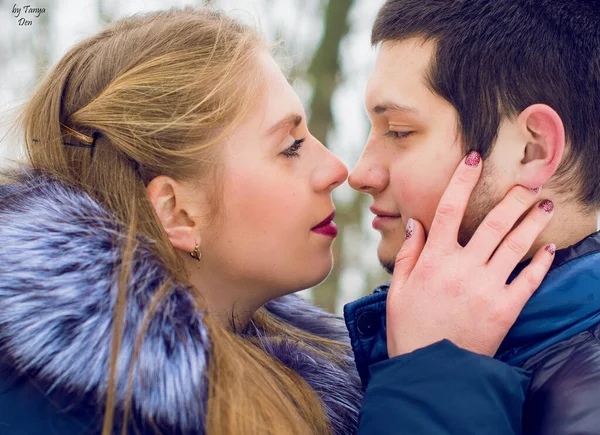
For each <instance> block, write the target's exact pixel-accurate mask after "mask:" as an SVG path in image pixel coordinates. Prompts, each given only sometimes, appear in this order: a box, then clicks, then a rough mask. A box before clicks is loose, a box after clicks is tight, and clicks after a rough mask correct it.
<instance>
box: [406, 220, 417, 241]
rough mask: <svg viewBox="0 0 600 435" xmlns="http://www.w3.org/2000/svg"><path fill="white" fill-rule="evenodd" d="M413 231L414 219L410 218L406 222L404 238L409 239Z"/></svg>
mask: <svg viewBox="0 0 600 435" xmlns="http://www.w3.org/2000/svg"><path fill="white" fill-rule="evenodd" d="M414 232H415V221H414V220H413V219H412V218H410V219H409V220H408V222H407V224H406V233H404V239H405V240H408V239H410V238H411V237H412V236H413V234H414Z"/></svg>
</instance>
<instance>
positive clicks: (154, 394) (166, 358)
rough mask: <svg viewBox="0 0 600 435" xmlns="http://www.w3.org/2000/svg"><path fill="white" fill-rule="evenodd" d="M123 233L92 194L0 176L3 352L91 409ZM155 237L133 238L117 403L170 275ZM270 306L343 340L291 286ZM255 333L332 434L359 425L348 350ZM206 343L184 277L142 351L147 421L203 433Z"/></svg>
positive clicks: (100, 398)
mask: <svg viewBox="0 0 600 435" xmlns="http://www.w3.org/2000/svg"><path fill="white" fill-rule="evenodd" d="M124 234H125V228H124V227H123V226H122V225H120V224H119V223H118V222H116V220H115V219H114V217H113V216H112V215H111V214H110V213H108V212H107V211H106V210H105V209H103V208H102V207H101V206H100V205H99V204H97V203H96V202H95V201H94V200H92V199H91V198H90V197H89V196H88V195H86V194H85V193H83V192H82V191H80V190H78V189H74V188H71V187H68V186H65V185H63V184H61V183H59V182H58V181H56V180H55V179H52V178H50V177H48V176H44V175H42V174H40V173H35V172H33V171H30V172H23V174H22V175H20V179H19V183H17V184H6V185H2V186H0V246H1V249H0V307H1V310H0V355H1V357H0V360H1V362H2V364H3V365H4V366H5V367H6V366H8V367H9V368H10V369H11V370H13V371H14V372H18V373H21V374H24V375H26V376H27V378H29V379H31V380H33V381H35V383H36V384H37V385H39V386H41V388H42V389H43V390H45V391H46V392H47V393H49V394H56V395H59V396H60V397H61V398H62V399H64V400H65V403H69V401H77V402H81V403H88V404H92V405H90V409H93V408H94V406H93V404H94V403H96V404H101V403H103V402H104V400H105V398H106V384H107V378H108V362H109V355H110V343H111V321H112V319H111V317H112V316H111V313H112V310H113V306H114V303H115V295H116V289H117V287H118V271H119V269H120V263H121V258H119V246H120V245H121V244H123V243H124ZM150 243H152V242H151V241H149V240H146V239H144V240H142V239H140V240H139V241H138V244H137V246H136V250H135V255H134V259H133V268H132V273H131V279H130V289H131V295H130V298H129V304H128V309H127V314H126V320H125V333H124V337H123V347H122V352H121V360H120V364H119V370H118V379H119V383H118V385H119V388H118V392H117V398H116V400H117V403H118V405H119V406H118V408H117V409H119V408H121V406H122V405H123V403H124V397H125V386H126V376H127V372H128V367H129V361H130V360H131V356H132V353H133V347H134V342H135V338H136V333H137V331H138V330H139V328H140V325H141V322H142V319H143V314H144V312H145V308H146V307H147V304H148V302H149V300H150V299H151V298H152V295H153V294H154V292H155V291H156V290H157V289H158V288H159V287H160V285H161V283H163V282H164V281H165V279H167V277H168V272H167V271H166V270H165V269H164V267H163V266H162V265H161V262H160V261H159V260H158V259H157V258H156V257H155V256H153V255H152V254H151V253H150V251H149V250H148V246H149V244H150ZM267 309H268V310H270V311H271V312H272V313H274V314H275V315H277V316H279V317H281V318H282V319H284V320H286V321H288V322H290V323H291V324H293V325H295V326H297V327H299V328H302V329H304V330H306V331H309V332H312V333H315V334H318V335H320V336H323V337H328V338H332V339H336V340H341V341H344V342H348V335H347V332H346V330H345V327H344V325H343V322H342V321H340V320H339V319H335V318H334V317H333V316H332V315H330V314H327V313H325V312H324V311H322V310H320V309H318V308H316V307H314V306H312V305H310V304H308V303H307V302H304V301H303V300H302V299H300V298H299V297H297V296H295V295H290V296H285V297H282V298H279V299H277V300H275V301H272V302H270V303H269V304H267ZM262 343H263V347H264V348H265V350H266V351H267V352H269V353H270V354H271V355H272V356H274V357H275V358H278V359H279V360H281V361H282V362H283V363H284V364H285V365H287V366H288V367H290V368H291V369H293V370H295V371H296V372H298V373H299V374H300V375H301V376H302V377H303V378H304V379H306V381H307V382H308V383H309V384H310V385H311V386H312V387H313V388H314V389H315V390H316V391H317V392H318V393H319V394H320V395H321V397H322V398H323V401H324V403H325V406H326V409H327V413H328V415H329V417H330V419H331V421H332V423H333V426H334V433H335V434H336V435H337V434H339V435H342V434H343V435H347V434H352V433H355V432H356V427H357V421H358V409H359V407H360V403H361V401H362V393H361V390H360V381H359V380H358V377H357V375H356V373H355V371H354V366H353V363H352V359H351V357H350V356H349V355H344V358H345V361H346V362H347V366H346V367H338V366H334V365H332V364H331V363H328V362H326V361H323V360H322V359H320V358H319V357H318V356H316V355H311V354H310V353H308V351H307V350H305V349H304V348H303V347H301V346H299V345H298V344H296V343H293V342H282V341H281V340H277V339H275V338H274V337H262ZM209 346H210V341H209V337H208V334H207V331H206V329H205V327H204V325H203V322H202V314H201V313H197V312H196V311H195V310H194V307H193V304H192V301H191V298H190V297H189V296H188V294H187V292H186V288H185V287H184V286H183V285H181V284H180V285H178V286H177V288H176V291H175V292H174V293H173V294H172V295H171V297H170V298H169V299H168V300H167V301H166V303H164V304H163V305H162V307H161V308H160V309H159V311H158V312H157V314H156V317H155V318H154V320H153V321H152V322H151V325H150V328H149V330H148V333H147V335H146V339H145V340H144V343H143V346H142V347H141V350H140V355H139V358H138V361H139V363H138V365H137V368H136V376H135V377H134V382H133V389H132V391H133V395H132V399H133V401H132V409H133V410H134V414H135V416H136V421H137V422H138V424H140V425H141V427H142V428H143V427H146V426H147V425H148V424H150V422H152V421H154V422H157V423H159V425H160V427H163V428H166V429H167V430H168V431H169V432H178V433H203V427H204V424H203V417H204V415H205V412H204V410H205V407H206V396H207V379H206V378H205V369H206V366H207V364H208V349H209ZM144 380H145V381H144ZM149 381H151V382H149ZM142 416H143V417H142Z"/></svg>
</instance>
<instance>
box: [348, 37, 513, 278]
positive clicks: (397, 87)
mask: <svg viewBox="0 0 600 435" xmlns="http://www.w3.org/2000/svg"><path fill="white" fill-rule="evenodd" d="M434 48H435V46H434V45H433V43H429V42H428V43H423V42H422V41H421V40H416V39H410V40H405V41H402V42H384V43H383V44H382V46H381V50H380V52H379V54H378V57H377V61H376V64H375V67H374V70H373V72H372V74H371V76H370V78H369V81H368V84H367V91H366V97H365V104H366V110H367V113H368V116H369V119H370V120H371V126H372V128H371V132H370V135H369V138H368V141H367V144H366V147H365V149H364V151H363V154H362V156H361V158H360V160H359V162H358V164H357V165H356V167H355V168H354V170H353V171H352V173H351V174H350V178H349V180H348V181H349V183H350V185H351V186H352V187H353V188H354V189H356V190H358V191H360V192H363V193H368V194H369V195H371V196H372V197H373V205H372V207H371V210H372V211H373V213H374V214H375V215H376V217H375V219H374V221H373V227H374V228H375V229H376V230H378V231H379V232H380V233H381V242H380V244H379V247H378V250H377V254H378V257H379V261H380V262H381V264H382V265H383V266H384V267H385V268H386V269H387V270H388V271H390V272H391V271H392V269H393V264H394V260H395V257H396V254H397V253H398V251H399V250H400V248H401V247H402V243H403V242H404V237H405V236H404V235H405V228H406V223H407V222H408V219H409V218H413V219H416V220H418V221H419V222H421V224H422V225H423V226H424V228H425V231H426V232H427V233H428V232H429V228H430V227H431V222H432V221H433V217H434V214H435V210H436V208H437V205H438V203H439V200H440V198H441V196H442V194H443V192H444V190H445V189H446V187H447V185H448V182H449V181H450V178H451V177H452V174H453V173H454V171H455V170H456V167H457V165H458V163H459V161H460V160H461V159H462V158H463V157H464V153H463V151H462V146H461V142H460V138H459V137H458V128H457V126H458V124H457V122H458V121H457V119H458V118H457V112H456V110H455V109H454V108H453V107H452V105H451V104H450V103H449V102H447V101H446V100H444V99H442V98H441V97H439V96H436V95H435V94H433V93H432V92H431V91H430V90H429V89H428V87H427V85H426V78H425V77H426V73H427V71H428V67H429V62H430V58H431V54H432V53H433V52H434ZM501 133H502V129H501ZM499 140H500V138H499ZM503 166H504V165H500V167H501V168H502V167H503ZM495 167H496V164H495V159H494V155H492V156H491V157H490V159H488V160H487V161H486V162H485V163H484V171H483V175H482V177H481V179H480V181H479V183H478V185H477V187H476V189H475V191H474V192H473V194H472V196H471V201H470V203H469V206H468V210H467V213H466V214H465V219H464V220H463V224H462V227H461V231H460V235H459V242H460V243H461V244H463V245H464V244H466V243H467V242H468V240H469V239H470V238H471V236H472V235H473V233H474V231H475V229H476V228H477V227H478V225H479V223H481V221H482V220H483V218H484V217H485V216H486V215H487V213H488V212H489V211H490V210H491V209H492V208H493V206H494V205H495V204H496V203H498V202H499V200H500V199H501V198H502V197H503V196H504V193H503V192H506V191H508V189H509V188H510V187H511V186H510V183H506V182H502V181H501V180H498V170H495V169H494V168H495ZM502 175H503V178H506V177H505V176H506V175H508V174H502Z"/></svg>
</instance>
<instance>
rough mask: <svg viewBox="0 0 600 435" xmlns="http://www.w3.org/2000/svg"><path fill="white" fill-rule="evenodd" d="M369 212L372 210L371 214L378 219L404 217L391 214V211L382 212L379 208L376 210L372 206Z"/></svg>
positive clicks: (398, 214)
mask: <svg viewBox="0 0 600 435" xmlns="http://www.w3.org/2000/svg"><path fill="white" fill-rule="evenodd" d="M369 210H371V213H373V214H374V215H376V216H377V217H389V218H398V217H400V216H402V215H401V214H400V213H394V212H391V211H384V210H380V209H378V208H376V207H374V206H371V207H370V208H369Z"/></svg>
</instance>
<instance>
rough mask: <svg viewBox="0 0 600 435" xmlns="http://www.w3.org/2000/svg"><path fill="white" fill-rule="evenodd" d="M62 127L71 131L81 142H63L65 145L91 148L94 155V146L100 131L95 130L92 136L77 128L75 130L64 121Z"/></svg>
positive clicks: (68, 131)
mask: <svg viewBox="0 0 600 435" xmlns="http://www.w3.org/2000/svg"><path fill="white" fill-rule="evenodd" d="M60 128H61V130H63V131H65V132H67V133H69V134H70V135H71V136H74V137H76V138H77V139H78V140H79V141H80V143H72V142H63V144H64V145H67V146H70V147H79V148H90V149H91V156H92V157H94V147H95V145H96V139H97V138H98V133H97V132H95V133H94V134H93V135H92V136H91V137H90V136H88V135H86V134H83V133H80V132H78V131H76V130H73V129H72V128H71V127H68V126H66V125H65V124H63V123H62V122H61V123H60Z"/></svg>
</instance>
